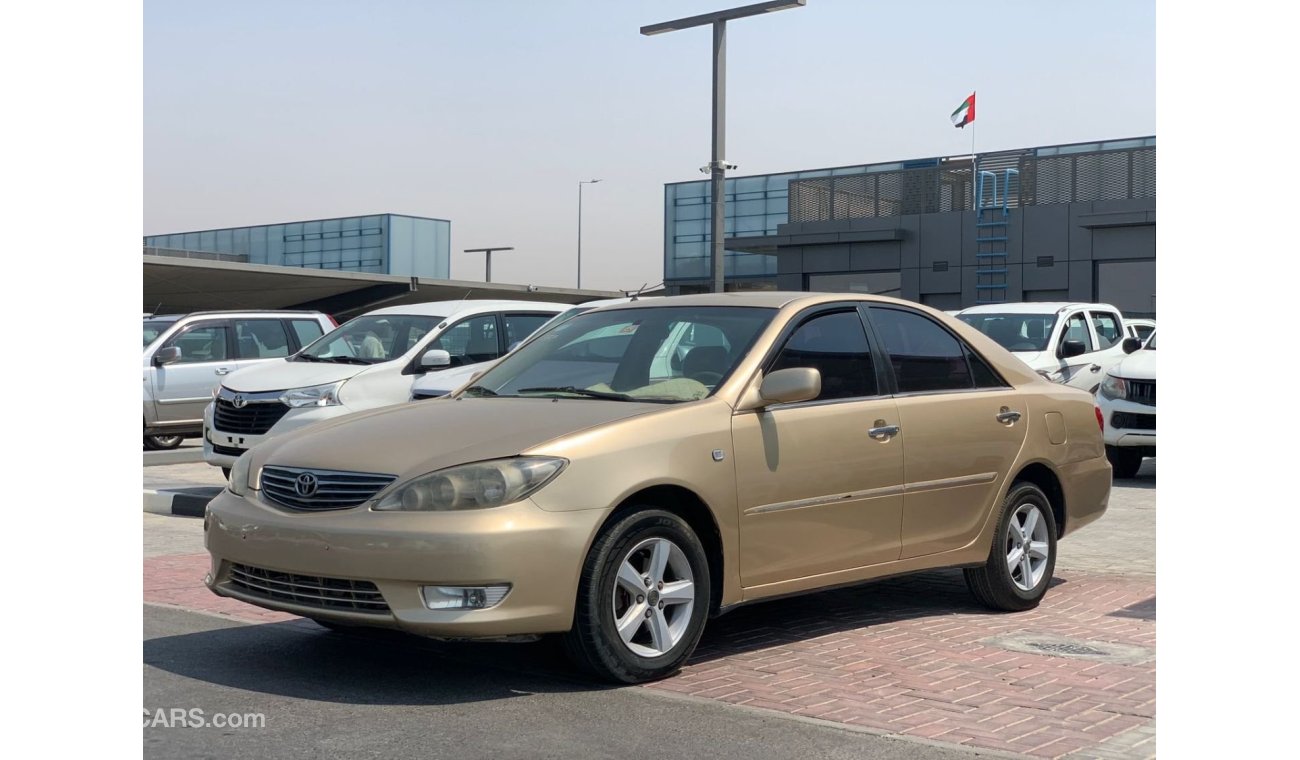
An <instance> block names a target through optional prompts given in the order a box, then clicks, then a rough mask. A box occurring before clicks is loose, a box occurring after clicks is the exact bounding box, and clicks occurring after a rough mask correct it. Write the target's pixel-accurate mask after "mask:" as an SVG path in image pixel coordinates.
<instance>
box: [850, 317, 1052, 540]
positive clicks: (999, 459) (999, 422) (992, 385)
mask: <svg viewBox="0 0 1300 760" xmlns="http://www.w3.org/2000/svg"><path fill="white" fill-rule="evenodd" d="M868 312H869V314H870V318H871V320H870V321H871V325H872V328H873V330H874V331H875V333H876V335H877V336H878V340H879V341H880V344H881V345H882V346H883V347H884V350H885V353H886V354H887V355H888V363H889V367H890V370H891V382H892V385H893V388H894V400H895V402H896V403H897V405H898V420H899V425H900V426H901V428H902V436H901V437H902V442H903V458H904V466H903V469H904V475H903V482H904V485H903V519H902V531H901V543H902V551H901V557H902V558H908V557H917V556H922V555H926V554H934V553H937V552H943V551H948V550H951V549H957V548H960V547H963V546H966V545H968V544H969V543H970V542H971V541H973V540H975V538H976V537H977V536H978V535H979V532H980V529H981V528H982V527H983V526H984V522H985V520H986V519H987V517H988V515H989V511H990V510H991V509H993V507H994V503H993V502H994V501H995V499H996V498H997V494H998V491H999V489H1000V488H1001V487H1002V484H1003V483H1004V482H1005V481H1006V479H1007V477H1008V476H1009V474H1010V470H1011V466H1012V464H1013V463H1014V462H1015V460H1016V457H1017V455H1018V454H1019V453H1020V448H1021V445H1022V444H1023V443H1024V440H1025V429H1026V426H1027V425H1026V422H1027V420H1026V415H1027V413H1028V410H1027V409H1026V408H1025V404H1024V402H1023V400H1022V399H1021V398H1020V395H1019V393H1018V392H1017V391H1015V390H1014V389H1013V388H1011V386H1010V385H1009V384H1008V383H1007V382H1006V381H1004V380H1003V379H1002V378H1001V377H999V376H998V375H997V374H996V373H995V372H994V371H993V369H992V368H991V367H990V366H989V364H988V363H987V362H985V361H984V360H983V359H982V358H981V357H980V356H979V354H978V353H977V352H976V351H974V350H973V349H971V348H970V347H969V346H967V345H966V344H965V343H964V342H963V341H962V340H961V339H960V338H958V337H957V336H956V335H954V334H953V333H952V332H950V331H949V330H948V329H947V328H946V327H943V326H942V325H940V324H939V323H938V322H936V321H934V320H932V319H930V317H928V316H926V315H925V314H922V313H920V312H918V311H914V310H912V309H908V308H906V307H901V306H892V305H891V306H871V307H870V308H869V309H868Z"/></svg>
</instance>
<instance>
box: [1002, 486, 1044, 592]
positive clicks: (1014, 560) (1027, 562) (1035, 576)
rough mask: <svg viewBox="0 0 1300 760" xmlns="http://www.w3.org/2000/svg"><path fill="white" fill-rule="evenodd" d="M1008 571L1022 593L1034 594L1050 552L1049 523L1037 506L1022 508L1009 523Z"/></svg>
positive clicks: (1018, 509) (1022, 506) (1017, 509)
mask: <svg viewBox="0 0 1300 760" xmlns="http://www.w3.org/2000/svg"><path fill="white" fill-rule="evenodd" d="M1006 549H1007V570H1008V571H1010V573H1011V580H1012V582H1014V583H1015V584H1016V588H1018V589H1020V590H1021V591H1033V590H1034V589H1035V588H1037V587H1038V584H1039V583H1040V582H1041V581H1042V579H1043V573H1044V572H1045V571H1046V570H1047V560H1048V559H1049V554H1050V551H1051V544H1050V543H1049V542H1048V535H1047V521H1046V520H1044V519H1043V514H1042V512H1041V511H1040V510H1039V507H1038V505H1037V504H1028V503H1026V504H1021V505H1020V506H1019V507H1017V508H1016V511H1015V513H1014V514H1012V515H1011V520H1010V521H1009V522H1008V523H1007V541H1006Z"/></svg>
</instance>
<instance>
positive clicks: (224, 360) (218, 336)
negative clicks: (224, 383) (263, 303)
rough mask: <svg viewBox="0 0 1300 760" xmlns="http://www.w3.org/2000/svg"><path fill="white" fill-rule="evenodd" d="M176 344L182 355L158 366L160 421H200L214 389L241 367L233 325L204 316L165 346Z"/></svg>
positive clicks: (157, 382) (171, 338)
mask: <svg viewBox="0 0 1300 760" xmlns="http://www.w3.org/2000/svg"><path fill="white" fill-rule="evenodd" d="M171 346H175V347H177V348H179V349H180V350H181V358H180V359H179V360H178V361H176V362H173V363H172V364H168V365H165V366H162V367H155V368H154V398H155V403H156V404H157V407H156V408H157V409H158V421H159V422H161V423H169V422H199V421H201V420H202V419H203V408H204V407H205V406H207V405H208V402H209V401H211V400H212V389H213V388H214V387H215V386H217V385H219V384H220V383H221V379H222V378H223V377H225V376H226V375H228V374H230V373H231V372H234V371H235V370H236V369H238V368H239V364H238V361H237V360H236V359H235V353H234V351H233V340H231V336H230V325H229V322H228V321H227V320H224V319H202V320H196V321H195V322H193V323H191V324H189V325H186V326H185V327H183V328H181V330H180V331H179V332H177V333H176V334H175V335H173V336H171V337H170V338H168V339H167V341H166V342H165V343H163V344H162V346H161V347H162V348H167V347H171Z"/></svg>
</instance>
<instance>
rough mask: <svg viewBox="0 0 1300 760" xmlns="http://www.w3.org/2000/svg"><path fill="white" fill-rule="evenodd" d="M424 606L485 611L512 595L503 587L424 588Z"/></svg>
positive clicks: (507, 587) (508, 586)
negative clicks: (507, 595)
mask: <svg viewBox="0 0 1300 760" xmlns="http://www.w3.org/2000/svg"><path fill="white" fill-rule="evenodd" d="M420 592H421V593H423V594H424V606H425V607H428V608H429V609H431V610H483V609H487V608H488V607H495V606H497V605H498V604H500V603H501V600H502V599H505V598H506V594H508V593H510V585H509V584H506V585H503V586H422V587H421V588H420Z"/></svg>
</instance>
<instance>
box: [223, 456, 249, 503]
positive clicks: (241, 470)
mask: <svg viewBox="0 0 1300 760" xmlns="http://www.w3.org/2000/svg"><path fill="white" fill-rule="evenodd" d="M249 461H250V460H249V457H248V452H244V453H243V454H240V455H239V458H238V459H236V460H235V463H234V464H233V465H231V466H230V483H229V484H227V488H229V489H230V492H231V493H233V494H235V495H236V496H243V495H244V494H247V493H248V470H249V468H250V466H251V465H250V464H249Z"/></svg>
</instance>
